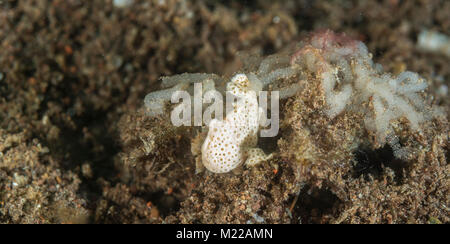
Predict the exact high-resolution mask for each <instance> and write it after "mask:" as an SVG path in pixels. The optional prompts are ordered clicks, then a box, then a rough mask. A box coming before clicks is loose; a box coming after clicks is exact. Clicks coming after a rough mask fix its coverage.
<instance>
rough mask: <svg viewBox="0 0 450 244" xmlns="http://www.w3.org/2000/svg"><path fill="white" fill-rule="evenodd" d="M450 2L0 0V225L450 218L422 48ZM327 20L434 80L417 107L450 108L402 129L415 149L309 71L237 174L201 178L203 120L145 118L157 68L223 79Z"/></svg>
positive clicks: (435, 97)
mask: <svg viewBox="0 0 450 244" xmlns="http://www.w3.org/2000/svg"><path fill="white" fill-rule="evenodd" d="M118 2H121V3H120V4H118ZM449 12H450V2H449V1H393V0H386V1H339V0H338V1H264V0H261V1H252V2H251V3H250V2H246V4H244V3H243V2H241V1H207V0H204V1H175V0H165V1H140V0H134V1H106V4H105V1H97V0H94V1H83V2H80V1H41V0H30V1H2V2H1V3H0V23H2V24H1V25H0V99H1V100H0V223H450V212H449V207H448V206H450V199H449V195H450V194H449V190H450V182H449V181H450V178H449V173H450V171H449V170H450V168H449V165H448V158H449V154H448V149H449V148H448V147H449V146H448V136H449V126H448V121H447V118H448V114H449V111H450V103H449V99H448V86H449V83H450V67H449V65H448V64H449V61H450V58H449V57H448V56H447V55H446V54H445V52H439V51H438V52H433V51H430V50H431V49H430V50H424V48H420V46H418V45H417V42H418V38H419V36H420V34H421V33H423V31H433V32H436V33H441V34H442V35H446V36H447V38H448V36H450V32H449V30H450V16H449V15H448V13H449ZM323 29H331V30H333V31H335V32H337V33H346V35H347V36H349V37H351V38H352V39H355V40H360V41H362V42H363V43H365V44H366V45H367V48H368V51H369V52H370V53H372V55H373V60H374V61H375V62H377V63H380V64H381V65H382V66H383V68H384V71H386V72H389V73H391V74H393V75H398V74H401V73H402V72H404V71H406V70H409V71H413V72H415V73H418V74H419V75H420V76H421V77H422V78H424V79H425V80H426V81H427V82H428V88H427V90H426V92H425V93H426V97H425V98H424V103H426V104H430V105H431V104H433V105H435V106H440V107H441V108H442V109H443V112H444V114H445V116H444V117H445V118H441V119H433V120H428V121H427V122H425V123H423V124H422V125H421V132H420V133H417V132H416V131H414V130H412V129H410V127H409V126H407V124H408V122H407V121H406V120H405V121H399V122H398V123H397V124H396V125H395V126H394V128H393V129H394V130H395V132H396V135H397V136H398V138H399V142H398V143H399V144H400V145H401V147H405V148H408V151H409V152H410V153H409V154H408V155H407V157H404V158H401V159H399V158H397V157H396V156H395V155H394V154H395V151H394V150H393V149H392V147H391V146H390V145H387V144H386V145H384V144H381V145H377V143H375V142H376V136H374V135H370V133H368V132H367V131H366V130H365V129H364V125H363V124H361V123H359V122H360V121H361V118H360V117H358V116H359V115H357V114H352V113H345V114H341V115H338V116H337V117H335V118H329V117H327V116H326V113H325V112H323V113H318V112H317V108H318V107H320V106H321V105H323V102H324V99H323V96H322V95H323V94H322V93H321V92H320V88H318V86H319V84H320V82H315V79H314V77H313V76H314V74H312V73H308V74H306V75H307V76H308V77H309V78H310V80H311V81H312V82H309V83H307V84H306V86H307V87H304V88H303V89H302V90H301V91H299V93H298V94H296V95H295V96H292V97H290V98H288V99H285V100H282V101H281V103H280V118H281V124H280V133H279V135H278V136H277V137H275V138H260V139H259V142H258V146H259V147H260V148H262V149H263V150H264V151H265V152H266V153H273V154H274V157H273V158H272V159H270V160H269V161H268V162H264V163H260V164H259V165H256V166H254V167H244V169H243V170H242V171H241V172H239V173H235V174H234V173H228V174H213V173H210V172H208V171H203V172H201V173H196V169H197V166H198V157H197V154H198V150H197V149H198V147H199V145H201V143H202V142H203V138H202V137H204V135H202V133H200V132H201V130H199V128H198V127H188V128H183V127H174V126H172V125H171V124H170V120H169V119H168V118H167V116H159V117H156V118H150V117H149V116H147V115H146V114H145V111H144V110H145V109H144V107H143V105H144V97H145V95H146V94H148V93H149V92H152V91H157V90H160V89H161V88H162V84H161V80H160V77H161V76H171V75H175V74H181V73H214V74H217V75H220V76H222V77H228V78H229V77H232V76H233V74H235V73H236V72H240V71H241V70H245V71H247V70H254V69H255V68H257V65H258V64H259V63H258V61H257V60H252V59H253V58H255V57H266V56H268V55H271V54H275V53H283V52H285V50H295V49H296V44H297V43H299V41H302V40H305V38H307V37H308V35H309V34H308V33H310V32H312V31H313V32H314V31H316V30H323ZM247 64H250V65H249V66H246V65H247ZM252 64H253V65H252ZM355 138H356V139H355ZM355 145H356V146H355Z"/></svg>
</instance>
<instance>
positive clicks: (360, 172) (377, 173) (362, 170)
mask: <svg viewBox="0 0 450 244" xmlns="http://www.w3.org/2000/svg"><path fill="white" fill-rule="evenodd" d="M355 160H356V163H355V164H354V165H353V173H352V177H353V178H359V177H361V176H363V177H364V179H365V180H367V181H368V180H370V177H369V176H372V177H373V178H375V179H380V178H381V177H382V176H383V172H384V168H385V167H389V168H391V169H392V170H393V171H394V173H395V178H394V180H395V182H396V183H397V184H402V182H403V180H404V177H405V170H407V169H408V166H409V164H408V162H406V161H403V160H400V159H398V158H395V157H394V153H393V151H392V149H391V147H390V146H389V145H386V146H384V147H382V148H379V149H376V150H372V149H367V148H360V149H358V150H357V151H356V153H355Z"/></svg>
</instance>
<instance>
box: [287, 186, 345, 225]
mask: <svg viewBox="0 0 450 244" xmlns="http://www.w3.org/2000/svg"><path fill="white" fill-rule="evenodd" d="M294 199H295V196H294V197H293V198H292V200H291V201H289V202H292V201H293V200H294ZM340 203H341V200H340V199H339V198H338V197H337V196H336V195H335V194H334V193H333V192H331V190H329V189H325V188H321V189H319V188H316V187H313V186H311V185H306V186H305V187H303V189H302V190H301V192H300V195H299V196H298V200H297V203H296V204H295V206H294V208H293V210H292V216H293V219H294V223H302V224H319V223H327V222H328V219H329V216H334V215H335V214H336V213H335V212H336V209H337V208H338V206H339V204H340ZM297 221H298V222H297Z"/></svg>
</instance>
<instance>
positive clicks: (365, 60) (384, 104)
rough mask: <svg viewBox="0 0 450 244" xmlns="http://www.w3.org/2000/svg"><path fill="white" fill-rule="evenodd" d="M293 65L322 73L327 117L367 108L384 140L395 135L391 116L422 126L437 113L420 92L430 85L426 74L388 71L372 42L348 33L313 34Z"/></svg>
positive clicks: (373, 128)
mask: <svg viewBox="0 0 450 244" xmlns="http://www.w3.org/2000/svg"><path fill="white" fill-rule="evenodd" d="M291 64H293V65H300V66H301V67H302V69H306V70H309V71H310V72H313V73H316V74H317V75H318V76H319V77H320V80H321V86H322V89H323V91H324V95H325V100H326V103H327V109H326V114H327V115H328V117H330V118H334V117H336V116H337V115H338V114H340V113H341V112H342V111H344V109H346V108H348V109H352V110H354V111H355V110H356V111H359V112H364V113H365V114H366V116H365V125H366V128H367V129H368V130H370V131H375V133H376V137H377V139H378V141H379V142H380V143H384V142H386V137H387V136H388V135H390V134H391V129H392V128H391V122H392V121H394V120H397V119H399V118H402V117H404V118H406V119H407V120H408V121H409V125H410V127H411V129H413V130H418V129H419V124H420V123H421V122H423V121H424V120H425V119H427V118H428V117H430V115H431V114H433V113H434V111H433V110H432V109H429V108H426V106H425V103H424V99H423V98H422V97H421V95H420V94H419V92H421V91H423V90H424V89H425V88H426V87H427V83H426V82H425V81H424V80H423V79H421V78H420V77H419V76H418V75H417V74H416V73H413V72H410V71H406V72H403V73H401V74H399V75H398V76H397V77H392V76H391V75H389V74H387V73H383V71H382V68H381V65H379V64H374V63H373V61H372V55H371V54H370V53H369V52H368V50H367V47H366V46H365V45H364V44H363V43H362V42H360V41H357V40H353V39H350V38H349V37H347V36H345V35H344V34H335V33H334V32H332V31H320V32H317V33H314V34H313V35H312V36H311V37H310V38H309V39H308V41H307V42H305V43H304V45H303V46H302V48H301V49H299V50H298V51H297V52H296V53H295V54H294V55H293V56H292V59H291ZM368 105H369V106H368Z"/></svg>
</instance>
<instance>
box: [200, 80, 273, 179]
mask: <svg viewBox="0 0 450 244" xmlns="http://www.w3.org/2000/svg"><path fill="white" fill-rule="evenodd" d="M251 87H252V85H251V84H250V82H249V80H248V78H247V76H246V75H244V74H237V75H236V76H234V77H233V78H232V80H231V82H229V83H228V84H227V91H228V92H230V93H231V94H232V95H233V96H235V97H236V98H237V99H238V101H237V102H234V103H233V110H232V111H230V112H229V113H228V114H227V116H226V118H225V120H223V121H220V120H217V119H213V120H211V122H210V124H209V131H208V135H207V137H206V139H205V141H204V143H203V145H202V162H203V165H204V166H205V167H206V168H207V169H208V170H209V171H212V172H214V173H226V172H229V171H231V170H233V169H235V168H236V167H238V166H240V165H241V164H242V163H243V162H244V161H245V160H246V164H248V165H254V164H257V163H258V162H260V161H263V160H267V159H269V158H270V157H271V155H269V156H266V155H265V154H264V152H263V151H262V150H261V149H259V148H256V144H257V140H258V131H259V124H260V119H261V118H265V116H264V115H263V111H262V110H261V109H260V108H259V106H258V99H257V96H256V92H255V91H254V90H253V89H252V88H251Z"/></svg>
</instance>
